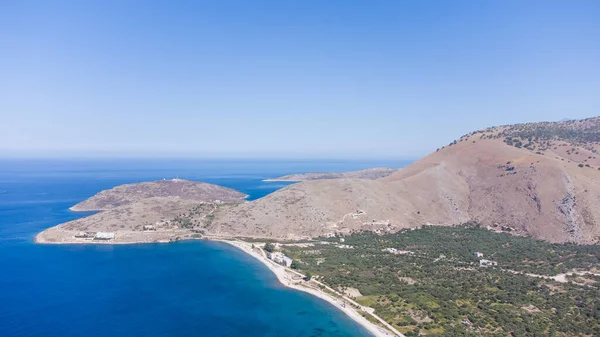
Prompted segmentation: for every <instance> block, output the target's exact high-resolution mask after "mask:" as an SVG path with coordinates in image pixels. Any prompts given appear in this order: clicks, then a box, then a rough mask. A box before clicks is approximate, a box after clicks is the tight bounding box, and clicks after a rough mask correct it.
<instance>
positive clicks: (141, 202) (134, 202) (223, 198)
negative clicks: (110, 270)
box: [35, 179, 246, 244]
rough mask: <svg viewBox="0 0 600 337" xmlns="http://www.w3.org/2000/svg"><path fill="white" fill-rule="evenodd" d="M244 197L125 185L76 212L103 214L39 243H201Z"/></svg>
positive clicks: (196, 187) (211, 189)
mask: <svg viewBox="0 0 600 337" xmlns="http://www.w3.org/2000/svg"><path fill="white" fill-rule="evenodd" d="M245 197H246V195H244V194H243V193H241V192H238V191H235V190H233V189H230V188H226V187H222V186H217V185H212V184H207V183H201V182H193V181H187V180H182V179H172V180H159V181H153V182H143V183H136V184H127V185H121V186H117V187H115V188H112V189H110V190H105V191H101V192H99V193H98V194H96V195H94V196H92V197H91V198H89V199H87V200H85V201H83V202H80V203H78V204H77V205H75V206H73V207H71V210H72V211H98V213H96V214H93V215H90V216H87V217H84V218H81V219H77V220H73V221H70V222H67V223H64V224H60V225H58V226H56V227H52V228H49V229H47V230H45V231H43V232H41V233H39V234H38V235H37V236H36V238H35V241H36V242H38V243H110V244H115V243H151V242H169V241H176V240H182V239H190V238H196V237H199V236H201V235H202V234H203V233H204V230H203V229H204V227H205V226H206V225H207V224H208V223H210V222H211V221H212V219H213V218H214V216H215V215H216V214H217V213H218V212H220V211H222V210H223V209H226V208H227V207H231V206H232V205H235V204H239V203H243V202H245V200H244V198H245ZM191 215H193V216H194V220H193V221H191V220H190V219H189V217H190V216H191Z"/></svg>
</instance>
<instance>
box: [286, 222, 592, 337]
mask: <svg viewBox="0 0 600 337" xmlns="http://www.w3.org/2000/svg"><path fill="white" fill-rule="evenodd" d="M321 241H322V242H321ZM321 241H316V242H314V243H313V244H311V245H305V246H304V247H303V246H297V245H285V246H284V252H285V253H286V254H288V255H290V256H292V257H293V258H294V259H295V267H297V268H299V269H300V270H301V271H308V272H309V273H311V274H312V275H316V276H313V277H318V278H319V279H320V280H322V281H323V282H325V283H326V284H328V285H330V286H331V287H334V288H338V289H340V290H344V289H356V290H358V294H356V292H355V294H356V295H358V296H356V300H357V301H358V302H359V303H361V304H363V305H367V306H370V307H373V308H374V309H375V310H376V314H378V315H379V316H381V317H382V318H384V319H385V320H386V321H387V322H388V323H390V324H393V325H395V326H396V327H398V329H399V330H401V331H403V332H404V333H406V334H407V336H411V335H417V334H422V335H443V336H460V335H474V334H475V335H484V336H507V335H512V336H573V335H582V336H583V335H586V336H598V335H600V283H599V281H600V270H598V269H595V268H598V267H599V266H600V250H599V249H598V247H597V246H587V245H572V244H551V243H548V242H544V241H538V240H533V239H531V238H524V237H516V236H512V235H508V234H505V233H495V232H493V231H489V230H487V229H484V228H481V227H480V226H479V225H478V224H475V223H468V224H464V225H461V226H455V227H439V226H426V227H424V228H422V229H416V230H403V231H400V232H398V233H394V234H386V235H377V234H374V233H370V232H364V233H355V234H352V235H349V236H345V237H344V238H343V242H340V241H341V240H340V238H326V239H322V240H321ZM477 252H478V253H481V254H483V256H480V257H477V256H476V255H475V254H476V253H477ZM482 259H488V260H490V261H494V262H496V263H497V265H495V266H489V267H484V266H480V262H479V260H482ZM574 270H580V271H589V272H592V273H596V274H597V275H596V276H594V275H591V274H588V275H585V274H583V273H582V274H583V275H576V276H574V277H571V278H570V279H571V280H575V282H559V281H562V280H563V279H561V278H560V277H558V278H556V279H558V280H559V281H557V280H555V279H554V278H552V277H555V276H556V275H557V274H560V273H567V272H572V271H574ZM559 276H560V275H559ZM563 278H565V279H568V278H567V277H563Z"/></svg>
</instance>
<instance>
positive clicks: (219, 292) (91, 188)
mask: <svg viewBox="0 0 600 337" xmlns="http://www.w3.org/2000/svg"><path fill="white" fill-rule="evenodd" d="M404 164H405V163H403V162H391V163H385V162H384V163H376V162H274V161H273V162H261V161H219V162H217V161H211V162H207V161H168V162H163V161H124V160H118V161H48V160H35V161H31V160H25V161H23V160H19V161H16V160H13V161H0V336H91V337H96V336H97V337H100V336H147V337H154V336H172V337H176V336H352V337H354V336H369V334H368V333H367V332H366V331H365V330H364V329H363V328H362V327H360V326H359V325H357V324H356V323H355V322H353V321H352V320H350V319H349V318H347V317H346V316H345V315H344V314H343V313H342V312H341V311H339V310H337V309H335V308H334V307H333V306H331V305H330V304H328V303H326V302H324V301H322V300H320V299H317V298H314V297H312V296H310V295H308V294H304V293H302V292H298V291H294V290H290V289H287V288H285V287H283V286H281V285H280V284H279V283H278V282H277V279H276V278H275V276H274V275H273V274H271V273H270V272H269V271H268V269H266V267H264V266H263V265H262V264H260V262H258V261H256V260H254V259H253V258H252V257H250V256H248V255H246V254H245V253H242V252H240V251H238V250H237V249H236V248H234V247H231V246H229V245H226V244H223V243H218V242H208V241H188V242H178V243H171V244H149V245H115V246H110V245H56V246H53V245H36V244H34V243H33V237H34V236H35V234H36V233H37V232H39V231H41V230H43V229H45V228H48V227H51V226H54V225H56V224H59V223H62V222H65V221H68V220H71V219H75V218H78V217H81V216H83V215H85V214H82V213H74V212H70V211H69V210H68V207H70V206H72V205H73V204H75V203H77V202H79V201H81V200H83V199H85V198H87V197H89V196H91V195H93V194H94V193H96V192H98V191H100V190H102V189H106V188H110V187H113V186H115V185H119V184H123V183H130V182H137V181H146V180H153V179H162V178H163V177H164V178H170V177H173V176H176V175H178V176H179V177H181V178H185V179H190V180H199V181H206V182H211V183H217V184H221V185H225V186H228V187H232V188H236V189H238V190H240V191H242V192H245V193H247V194H249V195H250V198H251V199H253V198H258V197H262V196H264V195H266V194H268V193H271V192H272V191H274V190H276V189H278V188H281V187H284V186H285V185H287V184H285V183H265V182H262V179H265V178H269V177H275V176H279V175H282V174H289V173H296V172H305V171H314V170H317V171H337V170H353V169H360V168H366V167H372V166H381V165H388V166H396V167H399V166H403V165H404Z"/></svg>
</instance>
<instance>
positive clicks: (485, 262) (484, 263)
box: [479, 259, 498, 267]
mask: <svg viewBox="0 0 600 337" xmlns="http://www.w3.org/2000/svg"><path fill="white" fill-rule="evenodd" d="M496 265H498V262H496V261H490V260H485V259H482V260H479V266H480V267H488V266H496Z"/></svg>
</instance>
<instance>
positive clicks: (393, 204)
mask: <svg viewBox="0 0 600 337" xmlns="http://www.w3.org/2000/svg"><path fill="white" fill-rule="evenodd" d="M599 121H600V119H599V118H592V119H586V120H582V121H567V122H559V123H530V124H522V125H512V126H500V127H493V128H488V129H485V130H481V131H476V132H473V133H470V134H468V135H465V136H463V137H461V138H460V139H458V140H456V141H454V142H452V143H451V144H450V145H448V146H445V147H442V148H440V149H438V150H437V151H436V152H434V153H432V154H430V155H428V156H426V157H425V158H423V159H421V160H419V161H417V162H415V163H413V164H411V165H410V166H408V167H406V168H403V169H400V170H398V171H397V172H394V173H392V174H390V175H389V176H386V177H384V178H381V179H378V180H374V181H368V180H358V179H342V180H323V181H310V182H302V183H299V184H295V185H292V186H289V187H287V188H284V189H282V190H280V191H277V192H275V193H273V194H271V195H269V196H267V197H265V198H262V199H259V200H256V201H253V202H251V203H247V204H244V205H240V206H237V207H235V208H234V209H233V210H232V211H230V212H228V213H225V214H222V215H221V216H219V217H218V218H217V219H215V221H214V222H213V224H212V227H211V228H210V231H211V232H213V233H219V234H229V235H239V236H258V237H273V238H297V237H304V236H313V237H314V236H317V235H323V234H328V233H337V232H341V233H347V232H352V231H357V230H374V231H379V232H394V231H397V230H398V229H400V228H406V227H417V226H420V225H423V224H427V223H432V224H442V225H451V224H457V223H461V222H464V221H468V220H476V221H479V222H481V223H482V224H484V225H486V226H489V227H490V228H492V229H495V230H498V231H504V232H510V233H513V234H518V235H531V236H533V237H536V238H541V239H545V240H549V241H552V242H580V243H593V242H597V241H598V240H599V238H600V226H599V224H600V208H598V207H596V206H597V205H598V202H599V201H600V171H599V170H598V167H600V158H597V156H596V152H597V149H598V147H599V144H598V142H597V138H598V135H599V134H600V123H599Z"/></svg>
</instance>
